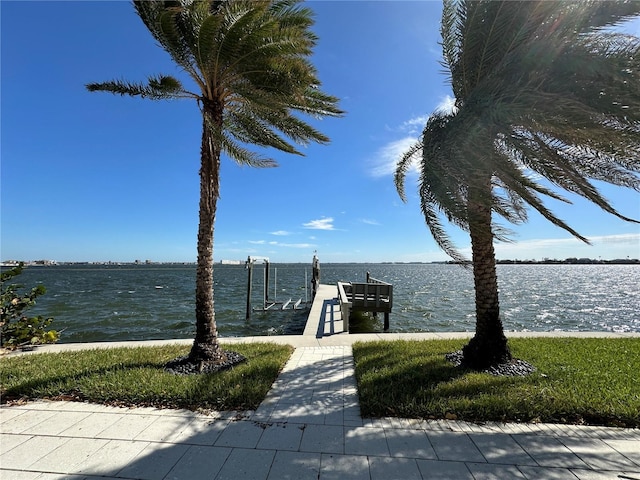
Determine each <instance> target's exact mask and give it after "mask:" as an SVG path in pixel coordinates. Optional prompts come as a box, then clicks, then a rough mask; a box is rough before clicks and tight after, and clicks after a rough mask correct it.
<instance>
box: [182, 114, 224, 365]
mask: <svg viewBox="0 0 640 480" xmlns="http://www.w3.org/2000/svg"><path fill="white" fill-rule="evenodd" d="M215 114H216V112H215V110H214V111H208V109H207V108H206V106H205V110H204V111H203V115H209V118H210V119H212V120H213V121H215V119H216V118H219V119H220V122H221V121H222V112H219V115H218V116H216V115H215ZM200 155H201V158H200V161H201V165H200V210H199V212H200V213H199V223H198V263H197V268H196V337H195V340H194V342H193V347H192V348H191V353H190V354H189V357H190V359H191V360H192V361H194V362H218V361H225V360H226V355H225V354H224V352H223V351H222V349H221V348H220V345H219V343H218V328H217V326H216V318H215V311H214V302H213V232H214V224H215V219H216V208H217V203H218V197H219V183H220V150H219V149H218V148H216V146H215V142H214V140H213V135H212V133H211V129H210V127H209V125H207V121H206V120H203V126H202V146H201V150H200Z"/></svg>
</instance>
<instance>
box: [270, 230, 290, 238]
mask: <svg viewBox="0 0 640 480" xmlns="http://www.w3.org/2000/svg"><path fill="white" fill-rule="evenodd" d="M271 235H276V236H280V237H286V236H287V235H291V232H287V231H286V230H276V231H275V232H271Z"/></svg>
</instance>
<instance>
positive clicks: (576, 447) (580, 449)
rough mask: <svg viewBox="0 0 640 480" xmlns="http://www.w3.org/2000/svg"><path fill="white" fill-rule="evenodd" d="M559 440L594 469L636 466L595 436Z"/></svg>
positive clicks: (639, 449)
mask: <svg viewBox="0 0 640 480" xmlns="http://www.w3.org/2000/svg"><path fill="white" fill-rule="evenodd" d="M561 441H562V443H563V444H564V445H565V446H566V447H567V448H569V449H570V450H571V451H572V452H574V453H575V454H576V455H578V456H579V457H580V458H581V459H582V461H583V462H585V463H586V464H587V465H589V466H590V467H591V468H593V469H595V470H630V469H634V468H636V467H637V466H638V465H636V464H635V463H634V462H632V461H631V460H629V459H628V458H627V457H626V456H625V455H623V454H622V453H620V452H618V451H617V450H615V449H614V448H613V447H611V446H610V445H609V444H607V443H606V442H604V441H602V440H600V439H597V438H563V439H562V440H561ZM638 451H640V444H637V445H636V452H638Z"/></svg>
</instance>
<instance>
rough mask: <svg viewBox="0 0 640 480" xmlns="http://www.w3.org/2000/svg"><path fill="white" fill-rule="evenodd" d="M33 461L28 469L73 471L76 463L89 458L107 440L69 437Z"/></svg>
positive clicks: (58, 471)
mask: <svg viewBox="0 0 640 480" xmlns="http://www.w3.org/2000/svg"><path fill="white" fill-rule="evenodd" d="M67 440H68V441H66V442H65V443H63V444H62V445H60V446H59V447H58V448H56V449H55V450H53V451H50V452H49V453H47V454H46V455H43V456H42V457H40V458H39V459H38V460H37V461H35V462H33V463H32V464H31V465H30V466H29V469H31V470H39V471H42V472H57V473H74V472H75V470H76V467H77V465H78V464H80V463H82V462H84V461H86V460H87V458H90V457H91V456H92V455H93V454H95V453H96V452H97V451H99V450H100V449H101V448H103V447H104V446H105V445H106V444H107V443H108V442H107V440H100V439H94V438H70V439H67Z"/></svg>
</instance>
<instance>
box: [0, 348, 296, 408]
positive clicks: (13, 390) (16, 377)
mask: <svg viewBox="0 0 640 480" xmlns="http://www.w3.org/2000/svg"><path fill="white" fill-rule="evenodd" d="M189 348H190V347H189V346H175V345H174V346H165V347H137V348H114V349H95V350H83V351H77V352H62V353H42V354H37V355H25V356H20V357H12V358H4V359H0V385H1V387H0V393H1V396H2V402H3V403H4V402H7V401H15V400H19V399H36V398H40V399H64V400H78V401H89V402H93V403H102V404H109V405H122V406H154V407H159V408H186V409H190V410H200V411H206V410H252V409H255V408H256V407H257V406H258V405H259V404H260V402H261V401H262V400H263V399H264V397H265V396H266V394H267V392H268V391H269V389H270V388H271V385H272V383H273V382H274V380H275V379H276V377H277V376H278V374H279V373H280V371H281V370H282V367H283V366H284V364H285V363H286V361H287V360H288V359H289V357H290V355H291V353H292V352H293V347H290V346H282V345H275V344H269V343H255V344H254V343H252V344H241V345H233V346H232V350H233V351H236V352H238V353H241V354H242V355H244V356H245V357H246V358H247V361H246V362H243V363H242V364H239V365H237V366H235V367H233V368H232V369H229V370H225V371H222V372H218V373H214V374H202V375H186V376H179V375H173V374H171V373H167V372H165V371H164V370H163V368H162V367H163V365H164V364H165V363H166V362H167V361H169V360H172V359H174V358H176V357H179V356H182V355H186V354H187V353H188V351H189Z"/></svg>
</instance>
